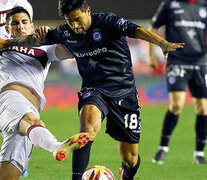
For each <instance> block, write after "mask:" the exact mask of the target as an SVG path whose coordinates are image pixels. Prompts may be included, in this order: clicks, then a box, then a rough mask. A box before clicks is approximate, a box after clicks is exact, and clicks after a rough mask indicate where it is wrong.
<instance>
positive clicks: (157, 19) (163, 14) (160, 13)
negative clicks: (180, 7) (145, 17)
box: [151, 1, 168, 28]
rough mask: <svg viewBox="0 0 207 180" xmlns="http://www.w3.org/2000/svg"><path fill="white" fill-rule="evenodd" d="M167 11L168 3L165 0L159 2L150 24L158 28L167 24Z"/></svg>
mask: <svg viewBox="0 0 207 180" xmlns="http://www.w3.org/2000/svg"><path fill="white" fill-rule="evenodd" d="M167 12H168V3H167V1H163V2H161V4H160V6H159V8H158V9H157V12H156V13H155V15H154V16H153V18H152V22H151V24H152V26H153V27H154V28H159V27H161V26H162V25H165V24H167V21H168V15H167Z"/></svg>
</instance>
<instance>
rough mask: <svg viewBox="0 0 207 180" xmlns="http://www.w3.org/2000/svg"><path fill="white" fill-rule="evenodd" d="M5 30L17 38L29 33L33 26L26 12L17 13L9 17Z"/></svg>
mask: <svg viewBox="0 0 207 180" xmlns="http://www.w3.org/2000/svg"><path fill="white" fill-rule="evenodd" d="M6 30H7V33H9V34H10V35H11V36H12V37H14V38H17V37H21V36H25V35H29V34H31V33H32V31H33V30H34V26H33V23H31V21H30V19H29V17H28V15H27V14H25V13H17V14H14V15H12V16H11V17H10V20H9V23H8V26H6Z"/></svg>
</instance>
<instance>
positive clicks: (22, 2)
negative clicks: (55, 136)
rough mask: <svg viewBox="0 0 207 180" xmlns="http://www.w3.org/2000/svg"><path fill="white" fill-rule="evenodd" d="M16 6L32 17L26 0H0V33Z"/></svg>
mask: <svg viewBox="0 0 207 180" xmlns="http://www.w3.org/2000/svg"><path fill="white" fill-rule="evenodd" d="M16 6H22V7H24V8H25V9H26V10H27V11H28V12H29V14H30V17H31V19H33V9H32V6H31V4H30V3H29V2H28V1H27V0H0V35H2V34H3V35H8V34H7V32H6V30H5V25H6V15H7V13H8V12H9V11H10V10H11V9H12V8H14V7H16ZM21 176H23V177H27V176H28V168H26V169H25V171H24V172H23V173H22V174H21Z"/></svg>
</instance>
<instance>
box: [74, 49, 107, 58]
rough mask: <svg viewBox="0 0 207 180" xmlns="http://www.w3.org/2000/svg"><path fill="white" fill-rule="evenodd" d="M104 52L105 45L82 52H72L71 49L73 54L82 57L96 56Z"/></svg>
mask: <svg viewBox="0 0 207 180" xmlns="http://www.w3.org/2000/svg"><path fill="white" fill-rule="evenodd" d="M104 52H107V48H106V47H103V48H97V49H95V50H93V51H88V52H83V53H79V52H74V51H73V54H74V55H75V56H76V57H79V58H82V57H90V56H96V55H98V54H101V53H104Z"/></svg>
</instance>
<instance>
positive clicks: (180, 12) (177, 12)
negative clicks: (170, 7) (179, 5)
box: [174, 9, 184, 14]
mask: <svg viewBox="0 0 207 180" xmlns="http://www.w3.org/2000/svg"><path fill="white" fill-rule="evenodd" d="M183 13H184V9H177V10H174V14H183Z"/></svg>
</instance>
